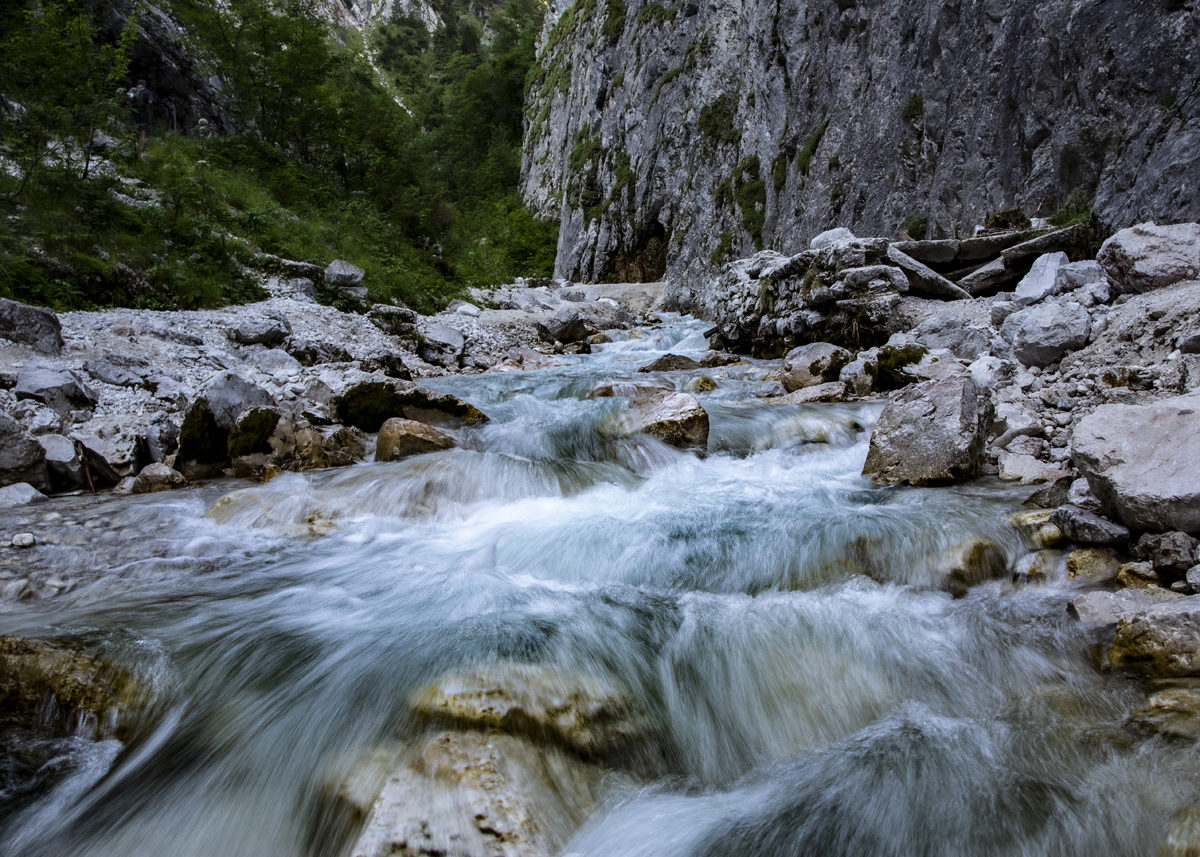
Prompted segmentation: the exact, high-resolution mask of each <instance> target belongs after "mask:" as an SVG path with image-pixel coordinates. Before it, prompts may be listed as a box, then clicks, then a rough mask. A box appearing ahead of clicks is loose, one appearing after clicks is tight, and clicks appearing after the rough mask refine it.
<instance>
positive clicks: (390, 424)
mask: <svg viewBox="0 0 1200 857" xmlns="http://www.w3.org/2000/svg"><path fill="white" fill-rule="evenodd" d="M454 446H455V443H454V438H452V437H451V436H450V435H448V434H446V433H445V432H444V431H442V430H441V429H436V428H434V427H433V426H430V425H425V424H424V423H419V422H416V421H415V420H406V419H402V418H400V417H392V418H391V419H390V420H388V421H387V422H385V423H384V424H383V425H382V426H381V427H380V429H379V437H378V438H377V439H376V441H375V460H376V461H396V460H397V459H400V458H406V457H408V456H410V455H421V454H423V453H426V452H440V451H441V450H443V449H452V448H453V447H454Z"/></svg>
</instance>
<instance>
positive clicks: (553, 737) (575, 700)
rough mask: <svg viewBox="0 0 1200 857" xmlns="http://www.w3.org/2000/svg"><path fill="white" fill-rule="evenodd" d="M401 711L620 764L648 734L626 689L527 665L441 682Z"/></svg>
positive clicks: (423, 690)
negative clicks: (557, 747) (551, 745)
mask: <svg viewBox="0 0 1200 857" xmlns="http://www.w3.org/2000/svg"><path fill="white" fill-rule="evenodd" d="M409 706H410V708H411V709H412V711H413V713H415V714H417V715H418V716H420V717H424V718H427V719H429V720H434V721H436V722H439V723H447V724H455V725H458V726H469V727H471V728H473V729H483V730H488V731H501V732H509V733H512V734H516V735H522V736H525V737H527V738H530V739H533V740H535V741H548V742H550V743H552V744H554V745H556V746H560V747H564V748H566V749H569V750H571V751H572V752H575V753H578V754H580V755H582V756H585V757H588V758H611V757H615V756H620V755H622V754H624V753H626V752H628V751H629V750H631V749H632V748H635V747H636V746H637V745H639V744H641V743H642V742H644V741H645V740H646V737H647V736H648V735H649V734H650V733H651V732H652V731H653V730H652V727H651V723H650V720H649V718H648V715H647V714H646V712H645V711H644V710H643V708H642V707H641V705H640V703H639V702H638V701H637V700H636V698H635V697H634V696H633V695H632V693H631V692H630V691H629V689H628V688H625V687H623V686H621V685H619V684H617V683H615V682H614V681H612V680H610V679H606V678H601V677H598V676H595V675H591V674H589V673H585V672H583V671H574V670H570V669H565V670H564V669H553V668H550V667H543V666H536V665H530V664H520V663H499V664H494V665H489V666H487V667H483V668H480V669H478V670H473V671H468V672H463V673H452V674H450V675H447V676H443V677H442V678H439V679H437V680H436V681H434V682H432V683H431V684H429V685H427V686H426V687H424V688H421V689H420V690H418V691H416V692H415V693H414V694H413V695H412V696H411V697H410V698H409Z"/></svg>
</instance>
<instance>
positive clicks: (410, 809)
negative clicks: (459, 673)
mask: <svg viewBox="0 0 1200 857" xmlns="http://www.w3.org/2000/svg"><path fill="white" fill-rule="evenodd" d="M601 775H602V771H601V769H599V768H597V767H595V766H592V765H588V764H586V763H584V762H580V761H578V760H577V759H573V758H571V757H570V756H568V755H567V754H565V753H563V752H562V751H560V750H555V749H554V748H539V747H535V746H533V745H531V744H529V743H526V742H524V741H521V740H520V739H517V738H513V737H511V736H509V735H485V734H480V733H475V732H443V733H440V734H437V735H434V736H431V737H429V738H427V739H424V741H423V742H422V743H421V744H419V745H418V746H416V747H415V748H413V752H412V753H411V755H410V756H409V757H408V758H407V759H405V760H404V762H403V763H401V764H400V765H398V766H397V767H396V768H394V769H393V770H392V771H391V772H390V773H389V774H388V776H387V780H386V782H385V783H384V785H383V788H382V790H381V792H380V794H379V797H378V798H377V799H376V800H375V801H374V803H373V805H372V806H371V810H370V814H369V815H368V817H367V821H366V824H365V825H364V826H363V829H362V832H361V834H360V835H359V837H358V839H357V841H356V842H355V843H354V845H353V847H352V848H351V849H350V851H349V853H350V854H351V855H353V857H392V855H412V857H417V855H434V854H436V855H441V857H480V855H496V857H552V855H555V854H558V853H560V852H561V850H562V849H563V848H564V847H565V846H566V844H567V842H568V841H569V840H570V838H571V835H572V834H573V833H574V832H575V830H576V829H577V828H578V827H579V825H581V824H582V823H583V822H584V820H585V819H586V818H587V817H588V816H589V815H590V814H591V813H592V812H593V810H594V809H595V806H596V803H597V800H598V797H599V795H600V782H601Z"/></svg>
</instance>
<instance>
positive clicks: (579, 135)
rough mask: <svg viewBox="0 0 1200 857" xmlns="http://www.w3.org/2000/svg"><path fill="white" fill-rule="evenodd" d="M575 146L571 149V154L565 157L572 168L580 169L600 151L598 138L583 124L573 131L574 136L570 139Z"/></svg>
mask: <svg viewBox="0 0 1200 857" xmlns="http://www.w3.org/2000/svg"><path fill="white" fill-rule="evenodd" d="M572 142H574V144H575V146H574V148H572V149H571V155H570V157H569V158H568V159H567V163H569V164H570V165H571V169H572V170H581V169H583V167H584V166H585V165H586V164H587V163H588V162H589V161H591V160H592V159H593V158H594V157H596V155H598V154H599V153H600V139H599V138H598V137H593V136H592V131H591V129H590V128H589V127H587V126H584V127H583V128H580V129H579V130H578V131H576V132H575V138H574V140H573V141H572Z"/></svg>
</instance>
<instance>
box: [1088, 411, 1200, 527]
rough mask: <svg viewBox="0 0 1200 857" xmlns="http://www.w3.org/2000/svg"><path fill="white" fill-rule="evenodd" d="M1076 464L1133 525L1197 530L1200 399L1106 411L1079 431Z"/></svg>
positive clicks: (1095, 491)
mask: <svg viewBox="0 0 1200 857" xmlns="http://www.w3.org/2000/svg"><path fill="white" fill-rule="evenodd" d="M1071 459H1072V461H1073V462H1074V464H1075V466H1076V467H1077V468H1079V471H1080V472H1081V473H1082V474H1083V475H1084V476H1085V477H1086V478H1087V481H1088V484H1089V485H1090V486H1091V489H1092V493H1093V494H1095V495H1096V497H1098V498H1099V499H1100V500H1101V502H1103V503H1104V505H1105V508H1106V509H1108V511H1109V512H1110V513H1111V514H1114V515H1115V516H1117V517H1118V518H1119V519H1120V520H1121V521H1123V522H1124V523H1125V524H1127V525H1128V526H1130V527H1133V528H1135V529H1139V530H1150V531H1155V532H1161V531H1163V530H1180V531H1183V532H1200V397H1197V396H1181V397H1178V398H1174V399H1165V400H1163V401H1160V402H1153V403H1150V404H1146V405H1102V406H1101V407H1098V408H1096V410H1095V411H1093V412H1092V413H1091V414H1089V415H1088V416H1086V417H1084V418H1083V419H1082V420H1080V421H1079V423H1078V424H1077V425H1076V426H1075V431H1074V433H1073V435H1072V438H1071Z"/></svg>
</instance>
